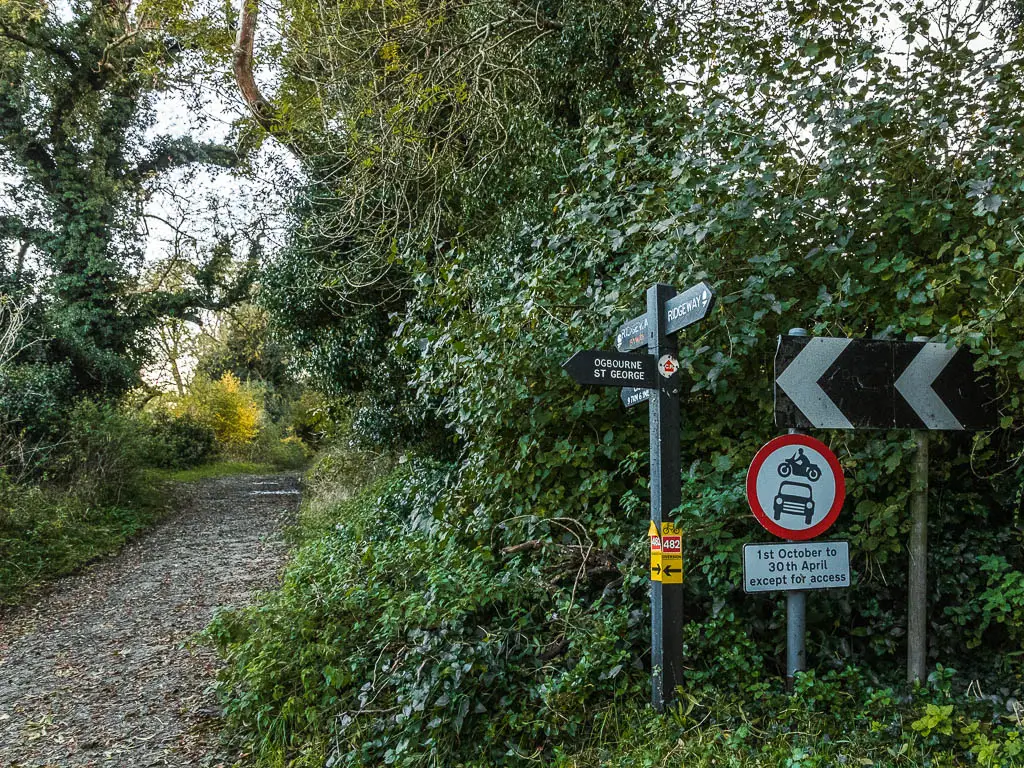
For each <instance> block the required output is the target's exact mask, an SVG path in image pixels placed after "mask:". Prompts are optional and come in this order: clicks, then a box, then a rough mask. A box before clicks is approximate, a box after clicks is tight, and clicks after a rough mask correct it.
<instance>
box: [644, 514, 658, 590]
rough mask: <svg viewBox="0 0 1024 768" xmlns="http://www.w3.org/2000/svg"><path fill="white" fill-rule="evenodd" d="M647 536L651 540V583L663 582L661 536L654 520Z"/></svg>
mask: <svg viewBox="0 0 1024 768" xmlns="http://www.w3.org/2000/svg"><path fill="white" fill-rule="evenodd" d="M647 536H648V537H649V538H650V540H651V581H661V534H659V533H658V526H657V525H655V524H654V521H653V520H651V527H650V528H648V529H647Z"/></svg>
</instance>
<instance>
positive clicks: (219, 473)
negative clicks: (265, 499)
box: [146, 460, 281, 483]
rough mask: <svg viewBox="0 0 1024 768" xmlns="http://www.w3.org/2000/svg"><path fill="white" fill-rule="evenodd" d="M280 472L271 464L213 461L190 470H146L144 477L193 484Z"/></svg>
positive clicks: (156, 480) (155, 480) (157, 480)
mask: <svg viewBox="0 0 1024 768" xmlns="http://www.w3.org/2000/svg"><path fill="white" fill-rule="evenodd" d="M280 471H281V470H280V469H278V468H277V467H275V466H274V465H272V464H263V463H255V462H250V461H230V460H225V461H215V462H213V463H211V464H204V465H202V466H199V467H193V468H191V469H148V470H146V477H147V478H148V479H150V480H152V481H154V482H162V481H163V482H176V483H193V482H195V481H197V480H210V479H212V478H215V477H230V476H231V475H270V474H274V473H275V472H280Z"/></svg>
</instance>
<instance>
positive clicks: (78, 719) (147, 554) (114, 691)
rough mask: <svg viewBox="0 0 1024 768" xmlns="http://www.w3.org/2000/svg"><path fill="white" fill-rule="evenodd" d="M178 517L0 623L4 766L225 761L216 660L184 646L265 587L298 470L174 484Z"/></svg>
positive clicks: (277, 558) (139, 766)
mask: <svg viewBox="0 0 1024 768" xmlns="http://www.w3.org/2000/svg"><path fill="white" fill-rule="evenodd" d="M181 496H182V504H181V511H180V512H178V513H176V514H175V515H173V516H172V517H171V518H169V519H168V520H166V521H165V522H163V523H161V524H160V525H159V526H158V527H156V528H155V529H153V530H152V531H151V532H149V533H147V534H146V535H144V536H142V537H140V538H139V539H137V540H135V541H134V542H132V543H131V544H129V545H128V546H127V547H125V549H124V550H123V551H122V552H121V554H119V555H118V556H117V557H115V558H113V559H111V560H108V561H105V562H103V563H100V564H98V565H95V566H92V567H90V568H88V569H87V570H86V571H85V572H83V573H82V574H79V575H78V576H74V577H72V578H69V579H65V580H64V581H62V582H61V583H59V584H58V585H57V587H56V588H55V589H54V590H53V591H52V592H51V593H50V594H49V595H48V596H47V597H46V598H44V599H43V600H42V601H41V602H40V604H39V605H37V606H34V607H33V608H31V609H26V610H22V611H20V612H16V613H15V614H14V615H12V616H8V617H6V618H4V619H2V622H3V624H2V626H0V766H5V767H6V766H11V767H14V766H17V768H29V766H31V767H32V768H42V766H47V767H49V766H54V767H57V766H59V768H74V767H78V766H97V767H99V766H104V767H109V766H117V767H118V768H122V767H123V768H129V767H130V768H148V767H149V766H218V765H230V764H231V762H232V760H231V759H230V758H229V757H228V756H227V755H224V754H223V752H222V748H221V747H220V745H219V739H218V735H217V726H218V719H217V718H218V709H217V702H216V699H215V697H214V695H213V694H212V693H211V692H210V690H209V685H210V683H211V682H212V681H213V679H214V676H215V674H216V671H217V660H216V657H215V656H214V655H213V654H212V653H211V652H210V651H209V650H208V649H205V648H190V647H185V646H184V643H186V641H188V640H189V639H190V638H191V637H192V636H193V635H194V634H195V633H196V632H197V631H199V630H200V629H202V628H203V627H204V626H205V625H206V623H207V622H208V621H209V619H210V617H211V616H212V615H213V612H214V610H215V609H217V608H218V607H220V606H227V605H240V604H244V603H246V602H248V601H249V600H250V599H251V596H252V594H253V592H254V591H255V590H261V589H267V588H270V587H273V586H274V584H275V582H276V579H277V575H278V572H279V570H280V566H281V565H282V564H283V562H284V558H285V553H286V548H285V545H284V542H283V540H282V536H281V531H282V528H283V526H284V525H285V524H286V523H287V522H288V521H289V519H290V518H291V516H292V515H293V514H294V512H295V510H296V508H297V507H298V502H299V492H298V482H297V478H295V477H294V476H291V475H274V476H270V477H253V476H243V477H228V478H218V479H215V480H208V481H204V482H201V483H196V484H193V485H190V486H182V491H181Z"/></svg>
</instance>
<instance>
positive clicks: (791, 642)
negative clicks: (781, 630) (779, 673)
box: [786, 589, 807, 691]
mask: <svg viewBox="0 0 1024 768" xmlns="http://www.w3.org/2000/svg"><path fill="white" fill-rule="evenodd" d="M806 624H807V593H806V592H804V591H802V590H798V589H791V590H789V591H788V592H786V690H787V691H792V690H793V681H794V680H795V679H796V673H797V672H803V671H804V667H805V666H806V664H807V652H806V649H805V647H804V633H805V629H806Z"/></svg>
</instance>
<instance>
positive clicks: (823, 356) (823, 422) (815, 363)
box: [775, 338, 853, 429]
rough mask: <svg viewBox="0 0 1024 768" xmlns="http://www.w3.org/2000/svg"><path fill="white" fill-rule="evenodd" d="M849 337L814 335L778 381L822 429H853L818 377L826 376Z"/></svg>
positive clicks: (806, 414) (841, 352)
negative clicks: (819, 384)
mask: <svg viewBox="0 0 1024 768" xmlns="http://www.w3.org/2000/svg"><path fill="white" fill-rule="evenodd" d="M850 341H851V340H850V339H828V338H814V339H811V340H810V341H809V342H807V346H805V347H804V348H803V349H801V350H800V353H799V354H798V355H797V356H796V357H794V358H793V361H792V362H791V363H790V364H789V365H788V366H787V367H786V370H784V371H783V372H782V375H781V376H779V377H778V378H777V379H776V380H775V382H776V383H777V384H778V385H779V389H781V390H782V391H783V392H785V393H786V395H787V397H789V399H790V400H792V401H793V405H795V406H796V407H797V408H799V409H800V411H801V412H802V413H803V414H804V416H806V417H807V420H808V421H809V422H811V424H812V425H814V426H815V427H818V428H820V429H853V424H851V423H850V420H849V419H848V418H846V416H845V415H844V414H843V412H842V411H841V410H839V406H837V405H836V404H835V402H833V400H832V398H831V397H829V396H828V395H827V394H825V390H823V389H822V388H821V387H820V386H818V380H819V379H821V377H822V376H824V375H825V371H827V370H828V369H829V368H830V367H831V366H832V363H834V362H835V361H836V358H837V357H839V356H840V355H841V354H843V350H844V349H846V347H847V345H849V343H850Z"/></svg>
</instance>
